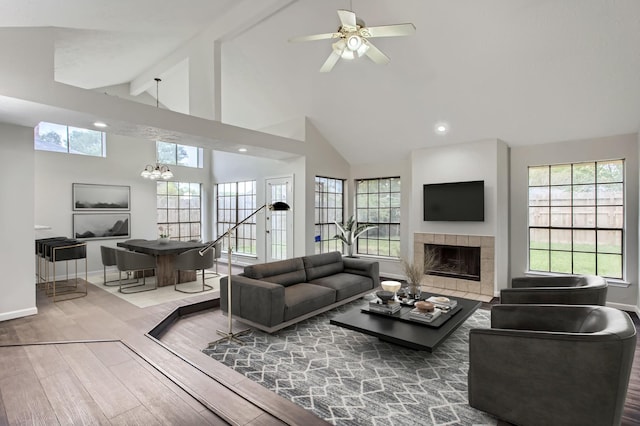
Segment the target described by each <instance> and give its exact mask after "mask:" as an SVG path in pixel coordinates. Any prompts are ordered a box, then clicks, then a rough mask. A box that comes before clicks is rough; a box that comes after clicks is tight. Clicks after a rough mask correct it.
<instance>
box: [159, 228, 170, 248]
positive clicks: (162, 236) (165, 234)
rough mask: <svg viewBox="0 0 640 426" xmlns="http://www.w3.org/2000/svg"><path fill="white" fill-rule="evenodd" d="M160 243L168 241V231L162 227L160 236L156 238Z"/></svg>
mask: <svg viewBox="0 0 640 426" xmlns="http://www.w3.org/2000/svg"><path fill="white" fill-rule="evenodd" d="M158 242H159V243H160V244H166V243H168V242H169V231H166V232H165V230H164V228H163V227H162V226H161V227H160V238H159V239H158Z"/></svg>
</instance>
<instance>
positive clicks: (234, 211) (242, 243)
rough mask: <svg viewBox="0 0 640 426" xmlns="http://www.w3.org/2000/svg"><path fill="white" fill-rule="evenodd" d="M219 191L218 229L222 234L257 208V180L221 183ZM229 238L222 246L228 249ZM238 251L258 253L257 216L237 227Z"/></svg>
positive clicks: (236, 247)
mask: <svg viewBox="0 0 640 426" xmlns="http://www.w3.org/2000/svg"><path fill="white" fill-rule="evenodd" d="M216 193H217V200H216V203H217V208H216V210H217V212H218V213H217V221H216V223H217V231H218V235H222V234H224V233H225V231H226V230H227V229H229V228H231V227H233V226H234V225H235V224H237V223H238V222H240V221H242V220H243V219H245V218H246V217H248V216H249V215H250V214H251V213H253V212H254V211H255V210H256V181H254V180H253V181H246V182H230V183H219V184H217V185H216ZM227 243H228V241H227V239H226V238H224V239H223V240H222V246H223V248H224V249H225V250H226V249H227ZM232 244H233V245H234V247H233V249H234V251H235V252H236V253H242V254H249V255H254V256H255V255H256V245H257V244H256V219H255V216H254V217H252V218H251V219H249V220H248V221H247V222H246V223H243V224H242V225H240V226H239V227H238V229H236V231H235V233H234V236H233V238H232Z"/></svg>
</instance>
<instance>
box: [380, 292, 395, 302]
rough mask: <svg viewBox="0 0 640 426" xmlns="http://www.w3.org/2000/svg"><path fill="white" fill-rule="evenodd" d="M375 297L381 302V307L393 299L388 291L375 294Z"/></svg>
mask: <svg viewBox="0 0 640 426" xmlns="http://www.w3.org/2000/svg"><path fill="white" fill-rule="evenodd" d="M376 296H378V298H379V299H380V300H381V301H382V304H383V305H386V304H387V303H389V301H390V300H392V299H393V296H394V294H393V293H392V292H390V291H385V290H383V291H379V292H377V293H376Z"/></svg>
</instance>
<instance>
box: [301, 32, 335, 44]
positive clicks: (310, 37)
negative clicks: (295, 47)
mask: <svg viewBox="0 0 640 426" xmlns="http://www.w3.org/2000/svg"><path fill="white" fill-rule="evenodd" d="M340 36H341V34H340V33H325V34H313V35H308V36H300V37H293V38H290V39H289V42H290V43H298V42H301V41H314V40H326V39H329V38H338V37H340Z"/></svg>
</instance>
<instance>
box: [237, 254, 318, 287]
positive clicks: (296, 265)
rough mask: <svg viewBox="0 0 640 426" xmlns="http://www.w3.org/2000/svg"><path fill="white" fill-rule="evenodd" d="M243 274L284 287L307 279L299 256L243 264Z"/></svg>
mask: <svg viewBox="0 0 640 426" xmlns="http://www.w3.org/2000/svg"><path fill="white" fill-rule="evenodd" d="M244 275H245V276H247V277H249V278H253V279H255V280H263V281H268V282H270V283H275V284H281V285H283V286H285V287H287V286H290V285H293V284H299V283H303V282H306V281H307V275H306V273H305V270H304V263H303V262H302V259H301V258H299V257H296V258H293V259H287V260H278V261H277V262H269V263H261V264H258V265H250V266H245V268H244Z"/></svg>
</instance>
